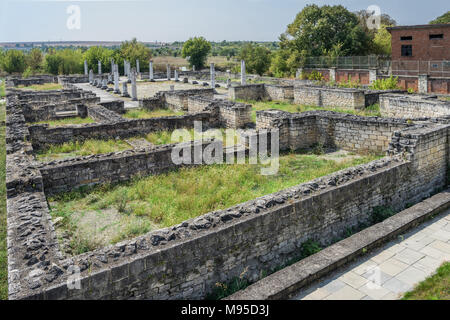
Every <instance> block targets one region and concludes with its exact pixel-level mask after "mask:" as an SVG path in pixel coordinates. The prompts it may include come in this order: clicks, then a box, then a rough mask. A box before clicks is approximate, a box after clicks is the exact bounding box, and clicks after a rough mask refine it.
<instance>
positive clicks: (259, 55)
mask: <svg viewBox="0 0 450 320" xmlns="http://www.w3.org/2000/svg"><path fill="white" fill-rule="evenodd" d="M239 59H240V60H245V62H246V69H247V71H248V72H250V73H256V74H259V75H260V76H262V75H263V74H264V73H266V72H267V71H268V70H269V67H270V61H271V52H270V50H269V49H267V48H264V47H261V46H256V45H253V44H251V43H249V44H246V45H245V46H244V47H243V48H242V50H241V53H240V54H239Z"/></svg>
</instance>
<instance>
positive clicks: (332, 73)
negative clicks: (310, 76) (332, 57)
mask: <svg viewBox="0 0 450 320" xmlns="http://www.w3.org/2000/svg"><path fill="white" fill-rule="evenodd" d="M329 72H330V81H334V82H336V67H332V68H330V69H329Z"/></svg>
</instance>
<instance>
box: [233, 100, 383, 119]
mask: <svg viewBox="0 0 450 320" xmlns="http://www.w3.org/2000/svg"><path fill="white" fill-rule="evenodd" d="M238 102H242V103H247V104H251V105H252V119H253V121H256V111H262V110H268V109H277V110H281V111H286V112H291V113H300V112H306V111H314V110H322V111H334V112H340V113H348V114H353V115H357V116H364V117H380V116H381V113H380V106H379V105H378V104H375V105H372V106H369V107H367V108H365V109H364V110H352V109H343V108H333V107H327V108H322V107H317V106H307V105H298V104H293V103H289V102H282V101H251V100H245V101H244V100H238Z"/></svg>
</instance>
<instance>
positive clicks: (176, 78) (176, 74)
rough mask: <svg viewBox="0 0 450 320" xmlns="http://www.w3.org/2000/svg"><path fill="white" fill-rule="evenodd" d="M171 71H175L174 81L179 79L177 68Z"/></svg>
mask: <svg viewBox="0 0 450 320" xmlns="http://www.w3.org/2000/svg"><path fill="white" fill-rule="evenodd" d="M173 72H174V73H175V82H178V81H180V80H179V79H178V70H176V69H175V70H174V71H173Z"/></svg>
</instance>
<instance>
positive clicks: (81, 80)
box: [58, 74, 89, 85]
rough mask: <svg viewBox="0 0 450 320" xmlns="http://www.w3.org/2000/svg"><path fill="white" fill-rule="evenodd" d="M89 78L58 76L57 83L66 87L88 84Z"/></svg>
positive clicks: (82, 76)
mask: <svg viewBox="0 0 450 320" xmlns="http://www.w3.org/2000/svg"><path fill="white" fill-rule="evenodd" d="M88 82H89V76H88V75H81V74H73V75H67V76H58V83H59V84H62V85H67V84H70V83H88Z"/></svg>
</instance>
